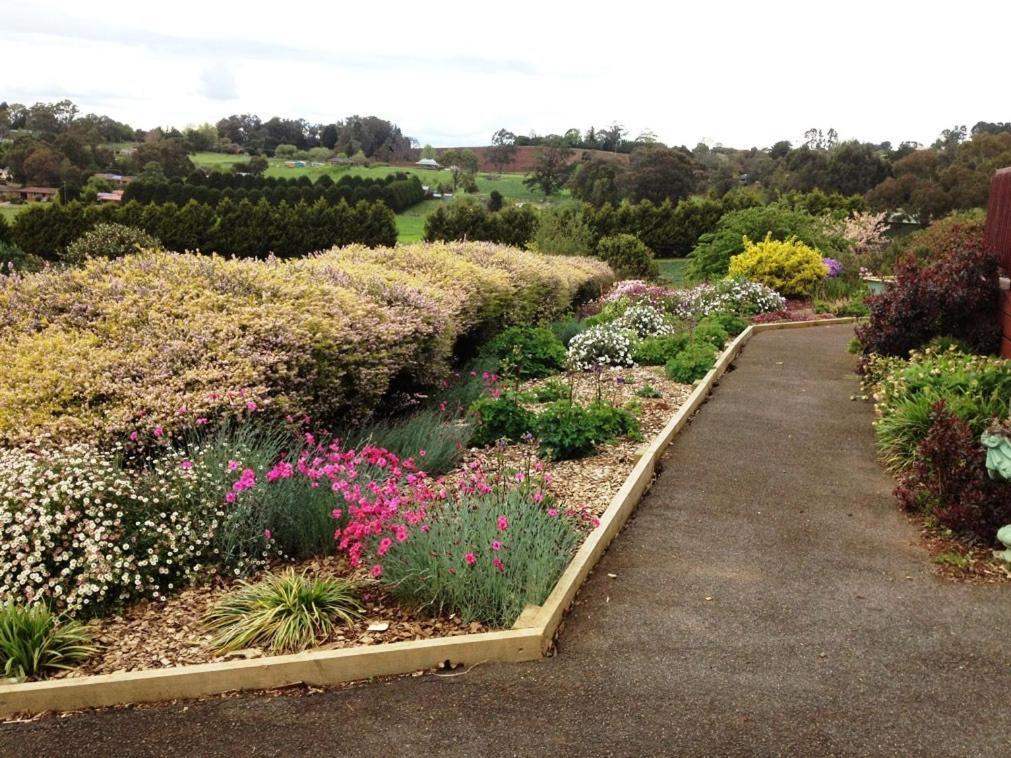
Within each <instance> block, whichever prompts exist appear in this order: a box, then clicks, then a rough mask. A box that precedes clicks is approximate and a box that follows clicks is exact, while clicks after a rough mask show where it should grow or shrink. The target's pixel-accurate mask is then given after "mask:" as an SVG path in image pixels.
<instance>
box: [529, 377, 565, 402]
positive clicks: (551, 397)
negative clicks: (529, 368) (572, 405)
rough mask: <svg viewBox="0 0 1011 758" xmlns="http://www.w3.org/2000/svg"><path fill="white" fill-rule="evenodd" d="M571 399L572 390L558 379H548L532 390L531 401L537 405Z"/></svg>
mask: <svg viewBox="0 0 1011 758" xmlns="http://www.w3.org/2000/svg"><path fill="white" fill-rule="evenodd" d="M571 398H572V388H571V387H570V386H569V385H567V384H566V383H565V382H563V381H561V380H559V379H548V380H547V381H546V382H544V384H541V385H539V386H537V387H534V389H533V399H534V400H535V401H536V402H538V403H553V402H555V401H557V400H570V399H571Z"/></svg>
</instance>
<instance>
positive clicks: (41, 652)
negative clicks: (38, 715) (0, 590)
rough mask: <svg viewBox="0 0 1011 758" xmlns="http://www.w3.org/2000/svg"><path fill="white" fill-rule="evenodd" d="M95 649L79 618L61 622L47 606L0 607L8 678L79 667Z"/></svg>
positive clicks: (1, 659) (1, 656)
mask: <svg viewBox="0 0 1011 758" xmlns="http://www.w3.org/2000/svg"><path fill="white" fill-rule="evenodd" d="M94 652H95V647H94V646H93V645H92V644H91V635H90V634H89V632H88V630H87V628H86V627H85V626H84V625H83V624H81V623H80V622H78V621H69V620H67V621H61V620H60V618H59V617H58V616H57V615H56V614H54V613H53V612H52V611H50V610H49V609H48V608H46V607H45V606H41V605H37V606H32V607H25V606H20V605H5V606H3V607H0V668H2V670H3V675H4V676H5V677H6V678H8V679H17V680H18V681H23V680H25V679H38V678H42V677H44V676H46V675H47V674H48V673H50V672H53V671H60V670H65V669H72V668H75V667H76V666H77V665H78V664H80V663H81V662H83V661H85V660H87V659H88V658H89V657H90V656H91V655H92V654H93V653H94Z"/></svg>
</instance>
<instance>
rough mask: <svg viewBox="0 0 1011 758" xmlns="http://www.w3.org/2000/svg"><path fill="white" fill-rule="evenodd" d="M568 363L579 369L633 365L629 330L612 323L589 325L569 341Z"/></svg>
mask: <svg viewBox="0 0 1011 758" xmlns="http://www.w3.org/2000/svg"><path fill="white" fill-rule="evenodd" d="M569 364H570V365H571V366H572V367H573V368H576V369H579V370H580V371H588V370H590V369H592V368H595V367H597V366H631V365H633V361H632V338H631V336H630V332H629V331H628V330H626V329H623V328H621V327H620V326H616V325H614V324H601V325H600V326H591V327H590V328H589V329H587V330H586V331H585V332H581V333H579V334H577V335H576V336H575V337H573V338H572V341H571V342H569Z"/></svg>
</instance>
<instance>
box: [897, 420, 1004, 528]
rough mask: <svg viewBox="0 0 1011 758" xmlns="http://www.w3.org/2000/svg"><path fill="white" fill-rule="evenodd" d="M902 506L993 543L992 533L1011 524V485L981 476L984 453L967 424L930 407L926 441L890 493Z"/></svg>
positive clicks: (983, 474)
mask: <svg viewBox="0 0 1011 758" xmlns="http://www.w3.org/2000/svg"><path fill="white" fill-rule="evenodd" d="M895 495H896V497H898V499H899V502H900V503H901V504H902V506H903V507H904V508H905V509H907V510H909V511H913V512H915V513H923V514H925V515H930V516H933V517H934V518H935V519H936V520H937V522H938V523H939V524H941V525H942V526H946V527H948V528H949V529H951V530H952V531H955V532H960V533H962V534H968V535H974V536H976V537H979V538H980V539H981V540H983V541H984V542H987V543H990V542H993V541H994V538H995V535H996V533H997V529H999V528H1000V527H1001V526H1003V525H1004V524H1007V523H1009V522H1011V484H1009V483H1008V482H1000V481H994V480H992V479H990V478H989V477H988V476H987V473H986V454H985V452H984V450H983V447H982V445H981V444H980V442H979V439H978V438H977V437H976V435H975V434H974V433H973V431H972V429H970V428H969V425H968V424H967V423H966V422H965V421H963V420H962V419H960V418H959V417H958V416H956V415H954V414H953V413H951V412H950V411H948V409H947V408H946V407H945V404H944V401H939V402H937V403H935V404H934V406H933V409H932V410H931V425H930V431H929V432H928V433H927V436H926V437H924V438H923V440H922V441H921V442H920V444H919V445H918V446H917V449H916V461H915V462H914V463H913V465H912V467H911V468H910V469H909V471H908V472H907V473H906V474H905V475H904V476H903V477H902V479H901V480H900V482H899V486H898V487H897V488H896V489H895Z"/></svg>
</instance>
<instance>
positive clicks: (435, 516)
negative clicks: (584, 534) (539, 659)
mask: <svg viewBox="0 0 1011 758" xmlns="http://www.w3.org/2000/svg"><path fill="white" fill-rule="evenodd" d="M528 482H529V480H525V481H524V483H523V484H521V485H519V486H515V487H512V488H509V487H507V486H505V485H502V484H498V485H496V486H495V487H494V488H493V489H492V491H491V492H490V493H489V494H487V495H478V494H470V495H465V496H463V497H462V499H460V500H458V501H450V502H447V503H445V504H444V505H443V506H442V507H441V508H439V509H437V510H435V511H433V512H432V514H431V516H430V517H429V519H428V520H427V521H426V523H425V524H424V526H425V527H426V528H425V529H415V530H413V531H412V532H411V534H410V538H409V539H407V540H406V541H404V542H399V543H393V545H392V546H391V547H390V549H389V552H388V553H387V554H386V556H385V557H384V559H383V563H382V580H383V582H384V583H386V584H388V585H389V587H390V589H391V592H392V593H393V595H394V596H395V597H396V598H398V599H400V600H401V601H403V602H405V603H409V604H411V605H415V606H420V607H422V608H425V609H427V610H428V611H430V612H432V613H436V614H456V615H457V616H459V617H460V618H462V619H463V620H465V621H474V620H476V621H481V622H483V623H485V624H491V625H494V626H499V627H505V628H508V627H509V626H511V625H512V624H513V623H514V622H515V621H516V619H517V618H518V617H519V615H520V613H521V612H522V611H523V609H524V608H525V607H526V606H527V605H539V604H541V603H543V602H544V601H545V600H546V599H547V597H548V594H549V593H550V592H551V590H552V589H553V588H554V586H555V582H557V581H558V577H559V576H561V573H562V571H564V570H565V567H566V566H567V565H568V563H569V560H570V559H571V557H572V553H573V551H574V550H575V548H576V545H577V544H578V541H579V532H578V530H577V529H576V527H575V524H574V523H573V521H572V520H571V519H570V518H569V517H567V516H566V515H564V514H563V513H560V512H559V510H560V508H559V506H558V505H557V504H556V503H555V502H554V501H553V500H552V498H551V496H550V495H545V494H544V493H543V492H542V491H541V490H540V489H535V486H534V485H531V486H527V485H528ZM536 484H539V483H535V485H536ZM541 497H543V500H540V502H538V499H539V498H541ZM504 525H505V526H506V528H505V529H503V528H502V527H503V526H504Z"/></svg>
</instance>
